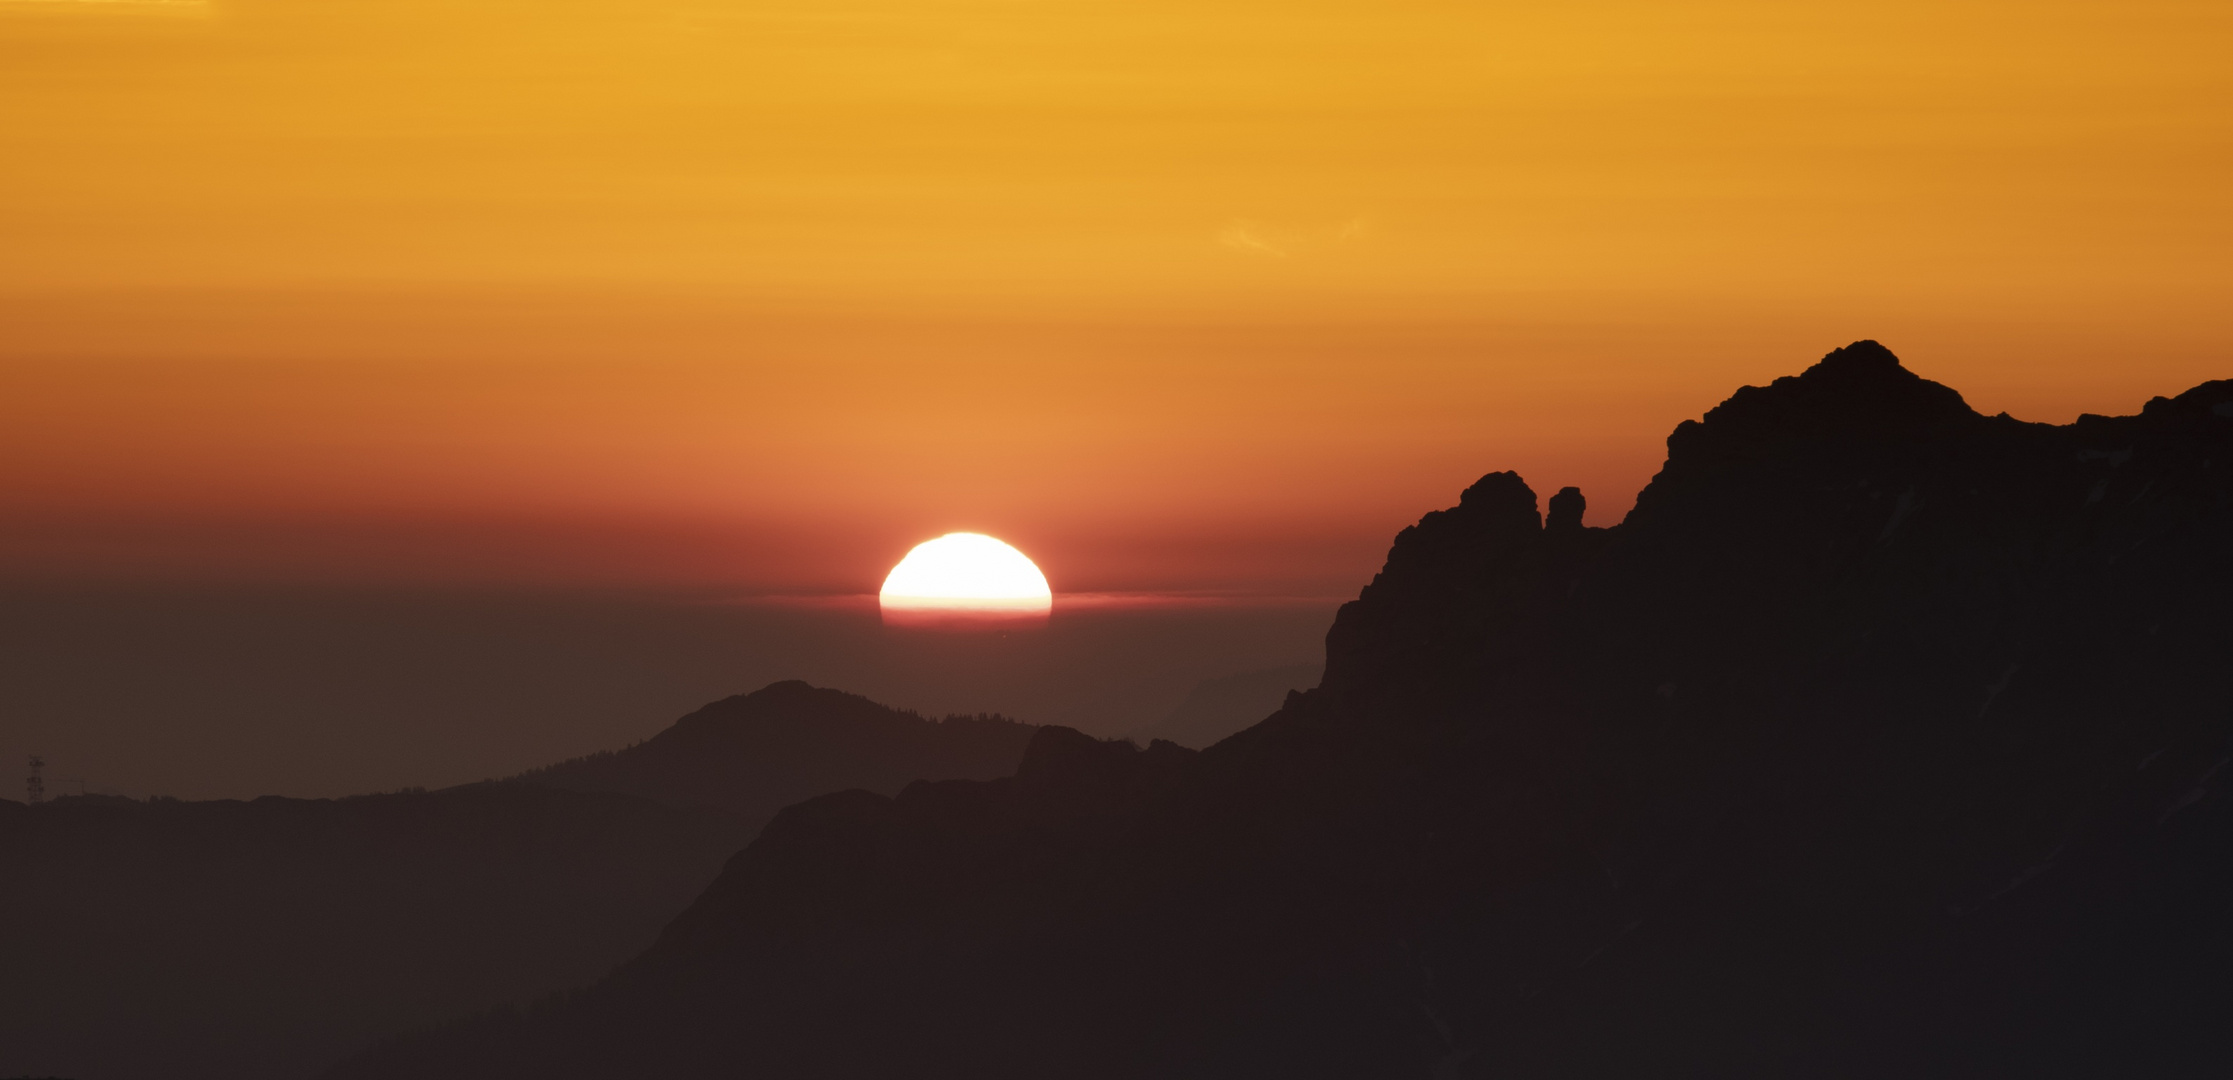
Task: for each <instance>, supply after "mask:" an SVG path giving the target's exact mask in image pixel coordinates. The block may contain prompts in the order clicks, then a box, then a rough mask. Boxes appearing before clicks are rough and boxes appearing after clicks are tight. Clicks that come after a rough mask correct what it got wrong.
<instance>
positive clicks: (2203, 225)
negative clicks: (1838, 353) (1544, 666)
mask: <svg viewBox="0 0 2233 1080" xmlns="http://www.w3.org/2000/svg"><path fill="white" fill-rule="evenodd" d="M2228 56H2233V5H2228V4H2225V3H2223V2H2222V0H2219V2H2208V3H2148V2H2131V0H2125V2H2117V3H2053V2H2047V3H2040V2H2030V3H2008V2H2001V3H1949V2H1944V0H1933V2H1929V3H1920V2H1905V0H1875V2H1869V3H1845V4H1839V3H1811V4H1791V3H1713V4H1704V3H1669V2H1658V0H1655V2H1650V3H1587V2H1571V0H1562V2H1558V3H1483V2H1478V0H1469V2H1464V3H1421V2H1410V0H1373V2H1370V3H1366V2H1361V0H1356V2H1340V3H1332V2H1312V0H1280V2H1278V3H1272V2H1268V0H1264V2H1257V0H1249V2H1221V0H1184V2H1176V0H1122V2H1118V0H1001V2H989V0H988V2H953V0H868V2H847V0H811V2H810V0H776V2H758V0H537V2H534V3H528V2H508V0H250V2H240V3H225V2H217V3H210V4H196V3H183V2H169V3H134V2H126V0H101V2H90V0H74V2H72V0H65V2H25V0H0V576H7V577H18V578H23V577H29V578H42V577H52V576H54V575H57V574H62V575H65V576H72V577H78V578H86V577H90V578H101V579H115V578H129V579H135V580H148V579H174V578H188V579H216V580H232V579H242V578H248V579H258V580H272V579H283V580H309V581H328V580H346V581H362V580H371V581H412V582H422V583H427V582H431V583H442V582H467V583H488V582H506V583H517V582H530V583H561V584H564V583H589V584H599V585H604V584H616V583H618V584H658V585H687V586H705V585H712V586H719V587H723V588H732V589H738V590H744V591H775V592H785V591H798V592H814V591H827V590H837V591H868V590H872V589H873V588H874V587H875V584H876V581H877V580H878V579H879V578H880V577H881V575H882V573H883V571H884V569H885V568H886V567H888V566H889V565H890V564H891V563H892V562H893V561H894V560H896V559H897V558H898V556H899V555H900V554H902V553H904V552H905V550H906V549H907V548H908V547H909V546H910V545H911V544H913V543H914V542H916V541H918V540H921V539H924V538H927V537H929V536H934V535H937V534H939V533H942V532H945V531H949V530H953V529H972V530H977V531H984V532H990V533H993V534H995V535H998V536H1001V537H1003V538H1006V539H1008V540H1010V541H1012V542H1014V543H1016V544H1017V545H1018V546H1020V547H1022V548H1023V549H1024V550H1025V551H1027V552H1029V553H1031V554H1032V555H1034V556H1035V557H1037V558H1038V559H1039V561H1040V562H1041V564H1042V565H1043V566H1044V567H1045V569H1046V571H1047V573H1048V576H1049V577H1050V579H1052V581H1053V583H1054V586H1055V588H1056V589H1057V591H1078V590H1166V589H1188V590H1208V591H1225V592H1239V593H1283V594H1304V595H1335V594H1340V593H1344V592H1349V591H1352V590H1354V588H1355V587H1356V585H1357V584H1358V583H1360V582H1361V581H1362V580H1363V578H1364V577H1365V576H1367V575H1369V574H1370V572H1371V570H1372V569H1373V567H1374V565H1375V564H1376V563H1377V561H1378V558H1379V555H1380V554H1381V552H1383V551H1384V550H1385V546H1386V543H1387V540H1388V538H1389V537H1390V535H1392V533H1393V532H1394V530H1395V529H1396V528H1397V527H1399V526H1400V525H1402V524H1403V523H1405V522H1407V521H1409V520H1411V519H1413V518H1415V517H1416V516H1417V515H1418V514H1419V513H1420V512H1421V511H1423V510H1425V509H1428V508H1431V507H1434V506H1439V505H1445V504H1448V503H1449V502H1451V501H1452V500H1453V499H1454V497H1455V494H1456V492H1457V491H1458V489H1459V488H1460V487H1462V486H1463V485H1464V484H1465V483H1466V482H1467V481H1469V480H1470V479H1472V478H1473V477H1475V476H1477V475H1478V474H1480V473H1481V472H1484V471H1488V470H1490V469H1496V468H1508V467H1510V468H1518V469H1520V470H1521V471H1522V472H1523V473H1524V474H1525V475H1526V476H1527V477H1528V478H1529V479H1530V480H1531V482H1533V483H1534V484H1535V486H1536V487H1537V489H1538V491H1539V492H1541V493H1544V494H1548V493H1549V492H1550V491H1552V490H1555V489H1556V488H1557V487H1558V486H1560V485H1563V484H1569V483H1576V484H1580V485H1582V486H1583V487H1584V489H1585V490H1586V491H1587V492H1588V493H1589V494H1590V496H1591V498H1592V518H1593V520H1594V521H1596V522H1598V523H1601V524H1602V523H1609V522H1611V521H1613V520H1617V519H1618V516H1619V515H1620V514H1621V513H1622V512H1623V511H1625V509H1626V508H1627V506H1628V503H1629V501H1630V499H1631V498H1632V497H1633V495H1634V493H1635V491H1636V489H1637V488H1638V487H1640V486H1641V485H1642V484H1643V483H1644V482H1645V480H1647V479H1648V478H1649V476H1650V475H1651V473H1652V472H1653V471H1654V470H1655V469H1656V468H1657V465H1658V460H1659V454H1660V450H1661V440H1662V439H1663V438H1664V437H1665V434H1666V432H1667V430H1668V429H1669V428H1671V427H1672V426H1673V424H1674V423H1675V422H1677V421H1678V420H1680V419H1683V418H1685V417H1689V416H1695V415H1697V414H1698V413H1700V412H1702V411H1703V410H1704V409H1705V408H1707V407H1709V406H1711V405H1712V404H1713V403H1715V402H1716V401H1718V400H1720V399H1721V398H1722V397H1724V396H1726V394H1727V393H1728V392H1729V391H1730V390H1731V389H1733V388H1734V387H1735V386H1736V385H1738V384H1740V383H1743V382H1760V381H1765V380H1767V379H1769V378H1773V377H1775V376H1777V375H1781V374H1788V373H1792V372H1794V371H1796V370H1798V369H1799V368H1800V367H1801V366H1803V365H1804V364H1805V363H1807V362H1809V361H1811V360H1812V359H1813V358H1814V357H1817V356H1819V355H1820V354H1822V353H1823V352H1825V351H1827V350H1829V349H1830V348H1832V347H1835V346H1837V345H1841V344H1844V343H1845V342H1847V341H1850V340H1853V339H1855V338H1860V337H1875V338H1878V339H1880V340H1883V341H1884V342H1886V343H1887V344H1888V345H1890V346H1891V347H1892V348H1893V349H1894V350H1895V351H1897V352H1899V353H1900V354H1901V355H1902V356H1903V357H1905V358H1907V360H1908V361H1909V363H1910V365H1911V366H1912V367H1914V368H1916V369H1917V370H1919V371H1921V372H1922V373H1924V374H1926V375H1928V376H1931V377H1934V378H1938V379H1940V380H1941V381H1945V382H1948V383H1950V384H1951V385H1953V386H1955V387H1956V388H1957V389H1960V390H1962V391H1963V392H1964V393H1965V394H1966V395H1968V396H1969V398H1970V400H1971V401H1972V403H1973V404H1976V405H1978V406H1979V407H1981V408H1984V409H1986V410H1988V411H1998V410H2001V409H2006V410H2009V411H2012V412H2014V413H2016V414H2017V415H2019V416H2024V417H2027V418H2033V419H2051V420H2066V419H2068V418H2069V417H2071V416H2073V415H2075V414H2076V413H2078V412H2080V411H2102V412H2126V411H2132V410H2134V409H2136V408H2137V407H2138V406H2139V405H2140V403H2141V402H2142V401H2144V400H2145V399H2146V397H2148V396H2150V395H2152V394H2156V393H2172V392H2176V391H2177V390H2180V389H2183V388H2185V387H2186V386H2188V385H2191V384H2192V383H2195V382H2198V381H2200V380H2202V379H2204V378H2211V377H2222V376H2228V375H2233V362H2229V349H2228V340H2229V331H2233V311H2229V309H2228V304H2227V299H2226V298H2227V297H2228V296H2229V295H2233V293H2229V290H2228V286H2233V63H2228V62H2227V57H2228Z"/></svg>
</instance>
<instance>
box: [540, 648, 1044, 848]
mask: <svg viewBox="0 0 2233 1080" xmlns="http://www.w3.org/2000/svg"><path fill="white" fill-rule="evenodd" d="M1034 730H1035V729H1034V728H1033V727H1032V726H1031V725H1028V724H1020V723H1017V722H1015V721H1013V720H1009V719H1006V718H1004V717H1000V716H984V715H979V716H948V717H945V718H944V719H941V720H928V719H925V718H923V717H921V716H918V715H916V714H914V713H911V712H902V711H900V710H897V709H893V708H890V707H888V706H885V705H879V704H877V703H876V702H873V701H870V700H869V699H867V698H864V697H861V696H859V695H856V694H847V693H842V692H839V691H836V690H825V689H821V688H818V687H814V686H809V685H807V684H806V683H803V682H797V681H790V682H779V683H773V684H771V685H769V686H767V687H766V688H764V689H761V690H758V691H755V692H753V693H750V694H740V695H737V696H735V697H730V698H723V699H722V700H720V701H716V702H714V703H713V704H711V705H707V706H706V707H704V708H702V709H699V710H698V711H696V712H694V713H691V714H690V715H688V716H685V717H683V718H682V719H680V720H677V721H675V723H674V724H673V726H671V727H669V728H667V729H666V730H665V731H662V732H660V733H659V734H657V735H654V736H652V737H651V738H649V739H646V740H644V741H643V742H641V743H637V744H636V745H634V746H630V747H628V748H626V749H624V750H614V751H606V752H603V753H598V754H592V755H590V756H588V757H582V758H575V759H573V760H571V761H566V762H561V763H559V764H557V765H552V766H549V767H547V768H542V769H536V770H534V771H532V772H527V773H523V774H521V775H520V776H518V777H516V778H515V779H516V780H518V781H519V782H521V783H527V784H535V785H540V786H544V787H555V788H564V789H567V790H569V791H602V792H616V793H621V794H627V795H638V796H641V797H643V798H647V799H655V800H657V801H659V802H663V803H667V804H669V805H674V806H698V807H708V808H712V809H716V810H719V811H722V812H724V813H727V814H730V815H733V816H735V817H736V818H737V819H739V820H740V821H743V822H744V823H746V824H747V825H749V826H750V827H752V828H753V829H758V828H759V827H760V826H761V825H762V824H765V823H766V822H767V820H768V818H770V817H772V816H774V814H775V812H776V811H777V810H780V809H782V808H783V807H785V806H789V805H790V804H792V803H795V802H798V801H800V800H802V799H807V798H811V797H813V796H816V795H823V794H827V793H829V792H833V791H845V790H849V789H853V788H860V789H865V790H868V791H875V792H881V793H883V794H887V795H896V794H898V793H899V790H900V789H901V788H903V787H905V786H907V784H908V783H910V782H911V781H915V780H949V779H954V780H989V779H992V778H993V777H996V776H1006V775H1008V774H1009V773H1011V772H1014V771H1015V768H1016V762H1017V761H1018V760H1019V759H1021V758H1022V757H1023V750H1024V745H1025V744H1026V743H1027V742H1029V741H1030V739H1031V733H1032V732H1033V731H1034Z"/></svg>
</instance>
